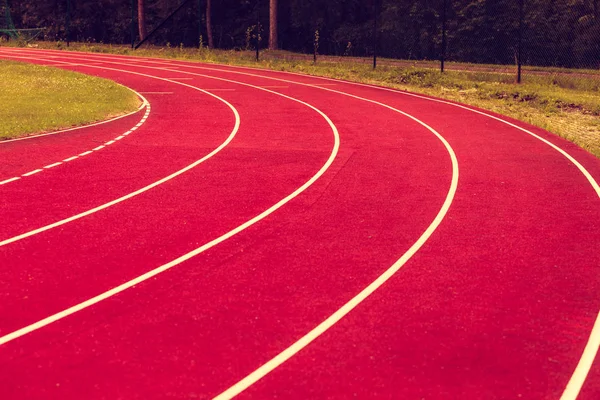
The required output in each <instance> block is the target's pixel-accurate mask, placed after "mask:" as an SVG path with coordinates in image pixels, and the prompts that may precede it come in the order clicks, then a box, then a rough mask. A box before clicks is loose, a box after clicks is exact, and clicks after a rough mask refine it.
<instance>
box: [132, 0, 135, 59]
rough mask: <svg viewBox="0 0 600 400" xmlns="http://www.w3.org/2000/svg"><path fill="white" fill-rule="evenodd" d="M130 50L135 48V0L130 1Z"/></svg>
mask: <svg viewBox="0 0 600 400" xmlns="http://www.w3.org/2000/svg"><path fill="white" fill-rule="evenodd" d="M131 48H132V49H134V48H135V0H131Z"/></svg>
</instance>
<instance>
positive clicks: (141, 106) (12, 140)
mask: <svg viewBox="0 0 600 400" xmlns="http://www.w3.org/2000/svg"><path fill="white" fill-rule="evenodd" d="M0 54H2V53H1V52H0ZM10 57H15V56H12V55H11V56H10ZM115 83H116V82H115ZM117 85H119V86H123V87H124V88H126V89H129V90H131V91H132V92H133V93H135V94H136V95H137V96H138V97H139V98H140V100H142V104H141V105H140V106H139V107H138V109H137V110H135V111H132V112H130V113H127V114H125V115H120V116H118V117H114V118H111V119H107V120H106V121H100V122H95V123H93V124H88V125H81V126H76V127H73V128H68V129H62V130H59V131H54V132H48V133H40V134H38V135H29V136H24V137H20V138H15V139H6V140H0V145H1V144H5V143H11V142H18V141H21V140H29V139H36V138H39V137H44V136H50V135H56V134H59V133H65V132H71V131H76V130H79V129H85V128H91V127H94V126H98V125H104V124H108V123H110V122H114V121H117V120H120V119H123V118H126V117H129V116H130V115H133V114H136V113H138V112H140V111H141V110H142V109H143V108H144V107H146V106H147V105H149V103H148V100H146V98H145V97H144V96H142V95H141V94H140V93H138V92H136V91H135V90H133V89H132V88H130V87H127V86H125V85H121V84H120V83H117Z"/></svg>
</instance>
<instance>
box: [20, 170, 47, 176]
mask: <svg viewBox="0 0 600 400" xmlns="http://www.w3.org/2000/svg"><path fill="white" fill-rule="evenodd" d="M42 171H43V170H42V169H36V170H33V171H31V172H28V173H26V174H23V175H22V176H31V175H35V174H37V173H38V172H42Z"/></svg>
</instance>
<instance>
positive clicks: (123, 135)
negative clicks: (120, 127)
mask: <svg viewBox="0 0 600 400" xmlns="http://www.w3.org/2000/svg"><path fill="white" fill-rule="evenodd" d="M130 133H131V131H127V132H125V133H124V134H122V135H121V136H117V137H116V138H115V139H114V140H115V141H116V140H121V139H123V138H124V137H125V136H127V135H129V134H130Z"/></svg>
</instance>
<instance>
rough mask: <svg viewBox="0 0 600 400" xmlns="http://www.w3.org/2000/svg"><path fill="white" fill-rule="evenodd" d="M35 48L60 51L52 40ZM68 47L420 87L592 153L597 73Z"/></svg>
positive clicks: (599, 143) (599, 140) (598, 140)
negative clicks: (519, 75)
mask: <svg viewBox="0 0 600 400" xmlns="http://www.w3.org/2000/svg"><path fill="white" fill-rule="evenodd" d="M38 46H39V47H42V48H53V49H63V48H64V45H63V44H62V43H60V42H58V43H49V42H45V43H44V42H42V43H39V44H38ZM69 50H75V51H77V50H78V51H88V52H98V53H112V54H124V55H138V56H146V57H159V58H172V59H183V60H188V61H202V62H209V63H210V62H212V63H222V64H230V65H242V66H252V67H258V68H267V69H273V70H279V71H291V72H301V73H305V74H310V75H318V76H326V77H331V78H338V79H346V80H350V81H355V82H362V83H370V84H376V85H381V86H387V87H392V88H396V89H401V90H408V91H411V92H417V93H423V94H427V95H431V96H435V97H440V98H444V99H448V100H453V101H458V102H461V103H464V104H469V105H473V106H477V107H480V108H483V109H487V110H490V111H493V112H497V113H499V114H503V115H507V116H509V117H513V118H515V119H518V120H521V121H524V122H528V123H531V124H533V125H536V126H539V127H541V128H543V129H546V130H548V131H550V132H553V133H555V134H557V135H559V136H562V137H564V138H566V139H568V140H570V141H572V142H574V143H576V144H578V145H579V146H581V147H583V148H584V149H586V150H588V151H589V152H591V153H592V154H594V155H596V156H597V157H600V118H599V117H600V71H595V70H572V69H563V68H542V67H525V68H524V71H523V82H522V83H521V84H516V83H515V76H514V73H513V71H512V70H513V69H514V67H510V66H494V65H475V64H467V63H448V64H447V70H446V72H445V73H443V74H442V73H440V72H439V71H438V69H437V68H438V64H437V63H435V62H432V61H418V62H414V61H402V60H381V61H380V62H379V64H378V67H377V69H376V70H373V69H372V67H371V66H370V64H369V63H368V62H366V61H365V60H364V59H363V60H357V59H347V60H346V59H344V58H341V57H325V56H319V61H318V62H317V63H316V64H314V63H313V62H312V56H307V55H299V54H294V53H289V52H285V51H275V52H268V51H263V52H261V60H260V61H259V62H256V61H255V59H254V53H253V52H252V51H233V50H229V51H227V50H208V49H205V48H204V49H191V48H183V47H169V46H168V47H152V46H147V47H145V48H141V49H139V50H136V51H133V50H131V49H130V48H129V47H127V46H115V45H105V44H89V43H72V44H71V47H70V48H69Z"/></svg>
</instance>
